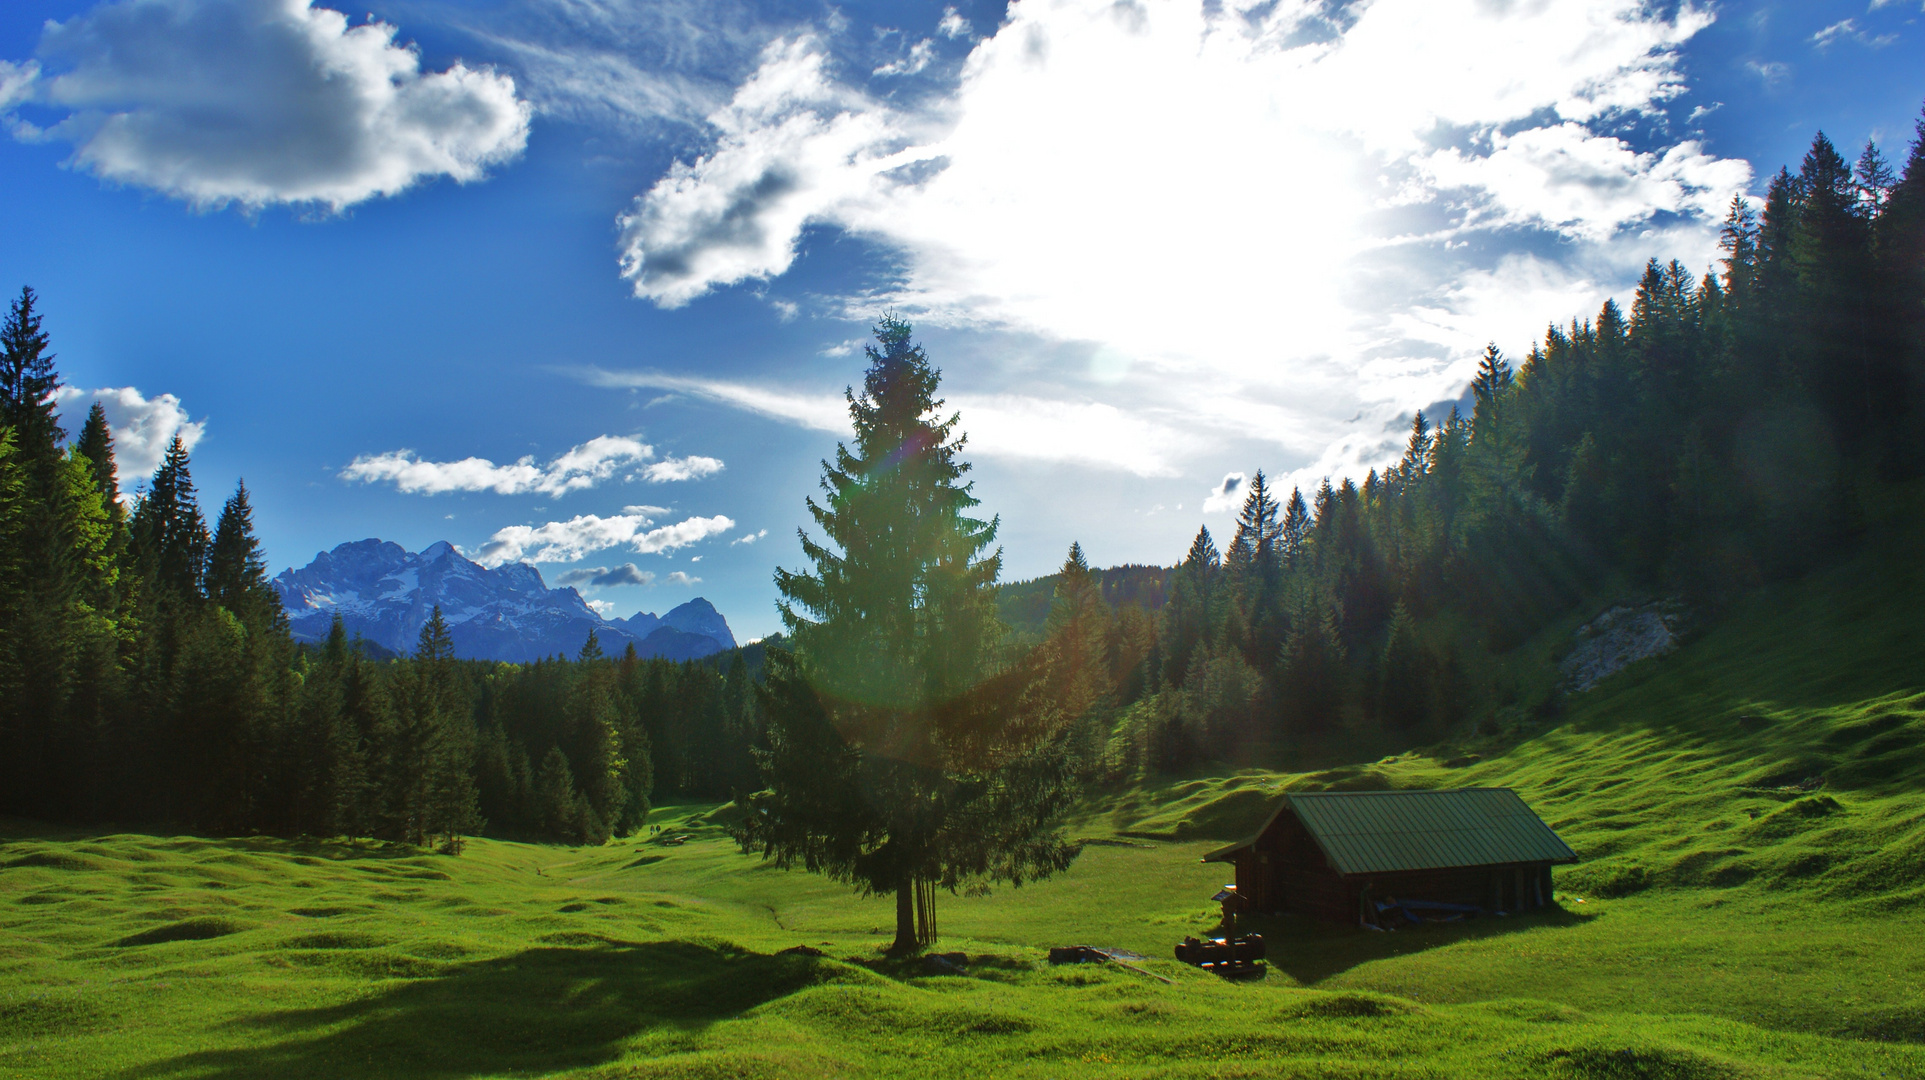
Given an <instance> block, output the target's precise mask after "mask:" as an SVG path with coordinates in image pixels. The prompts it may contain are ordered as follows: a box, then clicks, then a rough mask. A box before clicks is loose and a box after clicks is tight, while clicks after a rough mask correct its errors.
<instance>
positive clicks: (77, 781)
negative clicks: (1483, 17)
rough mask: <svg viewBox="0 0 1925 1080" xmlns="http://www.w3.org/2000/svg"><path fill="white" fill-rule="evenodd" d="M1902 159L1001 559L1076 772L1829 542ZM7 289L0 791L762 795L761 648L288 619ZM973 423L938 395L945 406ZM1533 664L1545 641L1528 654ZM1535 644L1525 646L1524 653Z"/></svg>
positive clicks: (179, 473) (1326, 730)
mask: <svg viewBox="0 0 1925 1080" xmlns="http://www.w3.org/2000/svg"><path fill="white" fill-rule="evenodd" d="M1920 137H1921V141H1917V142H1914V143H1913V145H1912V147H1911V150H1910V153H1909V156H1908V157H1907V159H1906V161H1905V162H1904V166H1903V169H1902V175H1894V173H1893V170H1892V169H1891V168H1890V167H1889V166H1888V165H1887V164H1886V163H1885V162H1884V160H1883V159H1882V158H1881V156H1880V154H1879V152H1878V151H1877V149H1876V148H1875V147H1872V146H1867V147H1866V148H1865V150H1864V152H1863V154H1861V155H1860V157H1859V158H1858V161H1857V163H1856V165H1855V166H1854V165H1851V164H1848V163H1847V161H1846V160H1845V159H1844V158H1843V157H1842V156H1841V155H1840V154H1839V153H1838V152H1837V151H1836V149H1835V148H1834V147H1833V146H1832V145H1831V144H1830V143H1829V142H1828V141H1827V140H1826V139H1825V138H1824V137H1823V136H1822V135H1820V136H1818V137H1817V138H1816V139H1814V141H1813V143H1812V146H1811V149H1810V152H1809V153H1808V154H1807V155H1806V157H1805V159H1804V161H1803V162H1802V163H1801V165H1800V167H1799V169H1798V171H1797V172H1796V173H1795V174H1794V173H1792V172H1790V171H1788V170H1781V171H1780V172H1779V174H1778V175H1777V176H1776V177H1774V178H1773V179H1772V181H1771V183H1770V186H1769V190H1768V192H1767V194H1766V197H1765V199H1764V200H1763V203H1762V209H1761V211H1757V212H1754V210H1753V208H1752V206H1751V205H1750V204H1748V203H1746V202H1744V201H1743V200H1736V201H1734V202H1733V204H1732V208H1731V212H1730V216H1729V218H1728V219H1727V221H1726V223H1725V228H1724V244H1723V247H1724V258H1723V260H1722V261H1721V263H1720V264H1719V265H1718V266H1716V267H1714V268H1710V269H1709V270H1706V271H1703V272H1700V271H1698V270H1696V269H1691V268H1686V267H1684V266H1682V265H1680V264H1678V263H1676V262H1672V263H1669V264H1665V265H1660V264H1659V263H1657V262H1656V261H1653V262H1652V263H1651V264H1650V266H1649V267H1648V268H1647V270H1646V272H1645V275H1644V278H1643V280H1642V281H1641V282H1640V284H1639V286H1638V288H1637V291H1636V295H1635V297H1634V298H1633V299H1632V301H1631V303H1630V305H1629V308H1628V310H1627V309H1624V308H1621V307H1620V306H1619V305H1617V304H1616V303H1607V304H1605V305H1604V307H1603V309H1602V310H1601V311H1599V312H1598V313H1597V314H1596V315H1595V316H1593V317H1591V318H1586V319H1577V320H1573V321H1570V322H1567V323H1558V324H1555V325H1552V326H1551V327H1550V328H1549V329H1548V330H1547V331H1546V333H1545V336H1544V338H1543V340H1542V341H1541V342H1540V343H1538V344H1537V345H1535V346H1533V347H1532V348H1531V349H1530V350H1529V351H1528V352H1527V353H1525V354H1524V355H1523V356H1522V357H1521V358H1519V359H1518V360H1516V361H1515V362H1514V361H1513V360H1512V359H1511V358H1509V357H1507V356H1505V355H1504V354H1503V353H1502V352H1501V351H1500V350H1498V349H1497V348H1496V347H1494V346H1493V347H1492V348H1490V349H1489V350H1488V351H1487V353H1486V355H1485V356H1484V358H1483V362H1482V364H1481V365H1480V368H1479V371H1478V375H1477V378H1476V380H1475V382H1474V384H1473V385H1472V387H1471V390H1472V396H1473V400H1474V403H1475V404H1474V407H1473V408H1472V411H1471V413H1470V415H1468V416H1465V415H1461V414H1459V413H1457V412H1453V413H1452V414H1451V415H1449V416H1443V417H1428V416H1424V415H1422V414H1419V415H1418V416H1416V417H1415V419H1414V422H1413V424H1412V427H1411V431H1410V436H1409V442H1408V447H1407V449H1406V451H1405V453H1404V455H1403V457H1402V460H1401V461H1399V462H1398V463H1396V464H1395V465H1393V466H1390V467H1388V468H1386V469H1383V470H1380V471H1375V472H1372V473H1371V474H1370V475H1369V476H1367V477H1366V478H1365V479H1364V480H1363V482H1362V483H1361V484H1358V483H1353V482H1352V481H1350V480H1347V479H1346V480H1342V481H1340V482H1337V483H1334V484H1333V483H1331V482H1328V481H1327V482H1325V483H1324V484H1323V485H1322V486H1321V487H1320V488H1319V489H1318V490H1316V491H1314V492H1311V493H1308V494H1306V493H1304V492H1300V491H1292V492H1288V493H1286V492H1282V491H1278V490H1275V489H1273V488H1272V487H1271V486H1270V484H1269V483H1268V481H1267V480H1266V479H1265V477H1264V476H1263V475H1262V474H1261V473H1259V474H1257V476H1256V478H1255V480H1254V482H1253V483H1252V484H1251V486H1250V490H1249V493H1248V498H1247V501H1246V502H1245V504H1244V506H1243V509H1242V512H1241V514H1240V515H1239V517H1238V520H1237V524H1236V528H1235V531H1234V533H1232V534H1231V535H1229V536H1227V537H1224V538H1221V542H1220V543H1219V538H1215V537H1212V536H1211V535H1210V534H1209V532H1208V531H1207V530H1204V531H1200V532H1199V533H1198V534H1197V537H1196V539H1195V542H1194V543H1193V544H1192V545H1191V547H1190V549H1189V551H1188V553H1187V554H1186V555H1185V556H1184V557H1183V559H1182V560H1181V562H1180V565H1178V566H1176V567H1175V568H1174V569H1170V570H1164V569H1160V568H1145V567H1130V568H1118V569H1117V570H1114V571H1092V570H1090V569H1089V568H1088V567H1087V566H1086V565H1085V564H1084V563H1083V560H1082V555H1081V552H1080V550H1079V549H1072V551H1071V554H1070V557H1069V559H1068V560H1067V561H1066V563H1065V566H1064V569H1063V572H1062V573H1061V574H1059V575H1056V576H1054V577H1053V578H1051V579H1045V582H1044V583H1024V584H1019V585H1015V586H1010V587H1008V588H1006V589H1005V591H1004V593H1003V594H1002V598H1001V609H1002V614H1003V619H1004V620H1005V621H1006V622H1008V623H1010V624H1012V625H1013V626H1014V627H1015V629H1016V631H1017V632H1016V633H1015V634H1013V635H1012V636H1011V638H1010V640H1009V644H1008V645H1007V647H1006V648H1005V650H1004V651H1005V655H1007V656H1008V657H1010V658H1012V659H1013V658H1014V657H1015V656H1017V655H1019V654H1020V653H1021V652H1022V650H1023V649H1024V648H1027V647H1029V645H1030V644H1032V643H1033V642H1034V641H1035V640H1037V639H1039V638H1044V637H1047V638H1048V639H1050V640H1051V642H1052V643H1053V644H1052V647H1053V648H1059V649H1061V650H1066V652H1065V653H1064V655H1071V656H1075V657H1080V660H1079V661H1078V662H1077V663H1075V664H1074V665H1072V667H1073V670H1074V671H1075V673H1076V679H1077V680H1078V682H1077V685H1076V686H1075V687H1074V688H1073V689H1074V695H1075V699H1076V700H1077V701H1093V702H1095V704H1094V705H1093V706H1091V707H1089V708H1088V709H1086V710H1084V711H1083V712H1082V714H1081V716H1080V717H1079V719H1077V720H1076V721H1075V722H1074V723H1073V724H1071V725H1070V726H1069V728H1068V732H1069V733H1068V735H1067V736H1066V737H1067V738H1068V739H1069V741H1070V743H1071V747H1070V749H1071V750H1072V752H1073V756H1074V761H1075V763H1076V769H1077V772H1078V774H1079V776H1080V777H1081V779H1082V780H1083V781H1085V782H1086V783H1091V784H1098V785H1106V784H1107V785H1117V784H1127V783H1134V782H1137V781H1141V780H1143V779H1145V778H1149V777H1154V776H1156V775H1158V774H1169V773H1182V772H1186V771H1190V770H1195V769H1197V768H1199V767H1201V766H1203V765H1205V764H1206V763H1210V762H1218V763H1226V762H1227V763H1232V764H1265V765H1273V766H1288V765H1294V764H1301V763H1315V762H1318V761H1323V760H1329V759H1335V758H1342V757H1346V756H1348V757H1352V758H1355V757H1356V756H1358V755H1363V756H1366V757H1367V756H1375V755H1376V754H1378V753H1382V752H1388V751H1393V750H1397V749H1401V748H1404V747H1408V746H1412V745H1417V744H1420V743H1424V742H1428V741H1432V740H1435V739H1437V738H1438V737H1440V736H1442V735H1444V734H1445V733H1448V732H1451V731H1453V730H1461V729H1462V728H1464V727H1469V728H1471V729H1473V730H1482V731H1486V732H1488V733H1493V734H1495V733H1501V732H1504V731H1507V730H1513V729H1516V728H1518V727H1520V726H1522V725H1528V724H1530V723H1532V722H1534V721H1536V720H1538V719H1541V718H1543V717H1546V716H1549V715H1552V714H1554V713H1555V711H1556V710H1557V709H1558V708H1559V707H1560V706H1559V704H1558V698H1557V695H1556V693H1555V690H1554V687H1553V686H1552V685H1551V683H1550V682H1549V681H1548V680H1547V679H1546V678H1544V677H1543V665H1542V663H1541V662H1539V661H1540V660H1541V657H1540V658H1538V659H1537V660H1530V661H1529V663H1526V662H1525V661H1526V660H1529V658H1525V660H1520V658H1519V654H1516V652H1515V650H1516V649H1517V647H1518V646H1519V645H1520V644H1521V643H1525V642H1527V641H1533V640H1537V641H1541V640H1544V638H1543V635H1544V633H1545V632H1546V631H1547V629H1553V628H1557V627H1564V626H1569V625H1575V622H1576V621H1579V620H1581V618H1582V617H1583V616H1584V615H1585V614H1586V613H1587V612H1588V611H1590V610H1593V609H1595V608H1596V607H1597V606H1598V605H1600V604H1602V603H1604V602H1607V601H1612V600H1616V599H1620V598H1624V597H1629V596H1640V595H1645V596H1666V597H1678V598H1680V599H1681V600H1682V601H1683V602H1684V603H1686V604H1687V605H1689V606H1691V607H1692V608H1693V609H1694V610H1697V611H1700V612H1706V613H1715V612H1716V611H1718V610H1720V609H1722V608H1723V606H1724V605H1726V604H1728V603H1730V602H1731V601H1732V600H1733V599H1734V598H1737V597H1739V596H1741V595H1743V594H1745V593H1746V592H1747V591H1748V590H1751V589H1753V588H1755V587H1757V586H1759V585H1760V584H1762V583H1766V582H1770V581H1773V580H1776V579H1782V578H1786V577H1789V576H1794V575H1798V574H1801V573H1804V572H1806V571H1808V570H1810V569H1812V568H1814V567H1815V566H1818V565H1820V564H1823V563H1827V562H1833V561H1837V560H1838V559H1839V558H1841V557H1842V556H1843V555H1844V554H1846V553H1848V552H1849V551H1850V550H1851V548H1852V546H1853V545H1854V543H1855V542H1856V538H1857V537H1858V536H1859V535H1860V534H1861V532H1862V530H1863V528H1864V525H1865V522H1866V521H1867V520H1868V519H1869V518H1870V517H1872V516H1874V515H1875V514H1876V513H1877V512H1878V511H1879V508H1880V507H1881V506H1882V505H1883V504H1884V503H1885V502H1886V501H1887V500H1889V499H1890V498H1891V497H1892V492H1894V491H1897V490H1900V489H1901V486H1902V485H1903V484H1904V483H1905V482H1906V481H1907V480H1909V479H1910V478H1913V477H1916V476H1918V475H1919V474H1920V473H1921V471H1925V424H1922V423H1921V420H1922V418H1925V403H1922V402H1921V388H1922V387H1925V123H1922V124H1921V127H1920ZM34 301H35V298H34V295H33V293H32V292H31V290H23V292H22V293H21V295H20V297H19V298H18V300H16V301H15V302H14V304H13V306H12V309H11V313H10V315H9V317H8V319H7V322H6V328H5V334H4V339H0V348H3V350H4V357H3V360H0V424H4V432H0V627H4V630H5V636H4V647H0V771H3V772H4V775H0V812H5V813H10V814H17V815H22V816H27V817H34V818H41V819H56V820H67V821H89V822H92V821H107V820H113V821H119V822H129V823H131V822H166V823H173V824H178V825H181V826H185V827H189V828H193V829H197V830H202V831H207V832H247V831H264V832H275V833H287V834H302V833H305V834H346V835H367V836H377V837H390V838H394V839H402V840H409V841H413V842H417V843H427V842H446V841H450V840H452V839H453V838H456V837H459V836H460V835H462V834H465V833H473V832H477V831H481V830H488V831H493V832H498V833H508V834H513V835H523V836H529V837H548V838H555V839H567V840H571V841H578V840H589V841H596V840H601V839H605V838H607V837H608V836H609V835H611V834H615V833H621V832H625V831H627V830H630V829H633V828H635V827H636V826H637V825H638V824H639V823H640V822H641V821H642V820H643V817H644V815H645V813H646V810H647V807H648V805H649V803H650V800H651V798H660V797H662V796H666V795H674V796H701V797H708V798H715V799H725V798H728V797H731V796H733V795H736V794H741V793H745V792H747V791H749V790H752V789H754V788H755V787H756V786H757V785H758V784H759V783H760V778H759V777H758V775H757V772H756V764H755V758H754V751H755V750H756V749H757V748H758V747H759V746H760V745H761V744H762V740H763V738H764V736H763V730H764V725H763V720H762V718H761V715H760V711H759V708H758V706H757V703H756V700H755V693H754V688H753V684H754V680H755V679H756V678H758V677H759V674H760V667H761V663H760V660H761V656H760V651H759V650H758V651H757V652H756V654H755V655H754V656H752V657H751V658H749V659H750V660H752V661H753V663H754V666H753V667H751V666H750V664H749V663H748V662H745V660H744V657H743V654H742V653H741V652H740V651H737V652H735V653H731V654H726V656H725V657H721V658H716V659H715V660H713V661H710V662H700V663H691V664H673V663H668V662H664V661H648V660H638V659H636V658H634V657H633V656H627V657H610V656H605V655H602V654H601V651H600V648H599V646H598V645H596V644H595V643H594V642H593V641H592V640H591V641H590V642H588V643H586V644H585V645H584V647H583V649H582V651H581V653H580V655H579V656H577V657H576V658H574V659H560V658H557V659H553V660H544V661H541V662H538V663H533V664H527V665H509V664H482V663H469V662H462V661H458V660H455V659H454V658H453V657H452V655H451V653H450V647H449V643H448V639H447V633H446V628H445V626H443V625H442V624H441V622H440V620H438V619H437V620H434V621H432V622H431V623H430V624H429V626H428V627H426V628H424V629H423V631H422V633H421V636H420V641H419V642H418V644H417V647H416V649H415V652H414V654H413V655H412V656H410V657H403V658H398V659H377V658H375V657H373V656H370V655H368V654H367V653H366V652H365V651H364V650H362V649H359V648H357V647H356V644H355V643H354V642H353V641H351V640H349V639H347V637H346V635H345V634H340V633H337V634H335V635H333V636H332V637H331V638H330V639H329V640H328V641H327V642H325V643H324V644H322V645H320V646H318V647H297V646H296V645H295V644H294V643H293V642H292V641H291V640H290V638H289V636H288V633H287V628H286V625H285V621H284V617H283V615H282V613H281V608H280V605H279V604H278V603H277V602H276V601H275V598H274V596H273V594H272V592H271V591H270V589H269V588H268V584H267V580H266V577H265V566H264V563H263V560H262V556H261V554H260V551H259V546H258V544H257V542H256V540H255V537H254V534H253V528H252V522H251V516H250V515H251V508H250V503H249V492H248V491H247V489H246V488H245V487H244V486H242V487H239V488H237V489H236V490H235V492H234V493H233V495H232V497H230V498H229V499H228V500H227V501H226V502H225V503H224V505H223V507H222V510H221V512H220V514H219V515H218V518H217V520H216V523H215V525H214V528H213V529H212V530H211V532H210V530H209V529H208V527H207V524H206V521H205V518H204V517H203V515H202V512H201V510H200V508H199V504H198V501H197V494H196V491H195V488H194V485H193V482H192V478H191V475H190V469H189V465H190V463H189V460H188V455H187V452H186V450H185V449H184V447H182V446H181V444H180V443H179V442H178V440H177V441H176V443H175V445H174V447H173V448H172V450H171V451H170V452H169V453H168V455H167V457H166V460H165V461H164V463H163V464H162V466H161V467H160V470H159V471H158V472H157V473H156V474H155V476H154V477H152V478H151V479H150V480H149V481H148V482H147V483H146V484H145V490H144V494H142V495H140V496H139V497H137V498H134V499H131V500H127V501H123V500H122V498H121V497H120V487H119V484H118V477H117V476H116V467H115V463H114V456H113V442H112V438H111V433H110V432H109V430H108V427H107V424H106V421H105V417H104V415H103V414H102V413H101V412H100V410H99V409H98V407H96V409H95V411H94V412H93V413H92V414H91V415H90V416H89V417H88V418H87V419H86V422H85V424H84V426H83V427H82V428H81V430H80V431H79V433H78V435H77V436H73V437H71V438H70V437H69V433H67V432H65V431H63V430H62V429H61V427H60V425H59V422H58V418H57V417H56V415H55V413H54V409H53V401H54V391H55V390H56V389H57V388H58V386H59V377H58V373H57V371H56V369H55V367H54V364H53V354H52V352H51V342H50V339H49V336H48V334H47V333H46V332H44V331H43V329H42V327H41V323H40V317H39V314H38V313H37V311H36V309H35V303H34ZM962 423H963V425H964V428H965V429H966V427H967V423H968V417H967V416H964V417H963V418H962ZM1532 664H1535V665H1536V666H1535V667H1532V666H1531V665H1532ZM1526 669H1528V670H1526Z"/></svg>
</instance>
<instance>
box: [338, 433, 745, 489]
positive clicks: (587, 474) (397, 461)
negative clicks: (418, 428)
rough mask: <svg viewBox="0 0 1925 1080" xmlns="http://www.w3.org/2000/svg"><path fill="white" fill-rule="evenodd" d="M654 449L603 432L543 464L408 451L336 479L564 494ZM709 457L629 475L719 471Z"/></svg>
mask: <svg viewBox="0 0 1925 1080" xmlns="http://www.w3.org/2000/svg"><path fill="white" fill-rule="evenodd" d="M654 456H655V448H654V447H652V446H650V445H648V444H647V443H645V442H642V441H641V440H640V439H637V438H634V437H631V436H620V435H603V436H600V437H598V438H594V439H590V440H588V441H587V442H585V443H582V444H581V445H580V446H576V447H573V448H571V449H570V450H568V451H567V452H566V453H563V454H561V455H559V456H557V457H556V458H555V459H554V460H552V461H550V462H548V463H547V464H545V465H542V464H537V463H536V461H535V458H534V457H533V456H532V455H529V456H526V457H523V458H521V459H519V460H517V461H513V462H510V463H509V464H506V465H497V464H495V463H494V462H493V461H490V460H489V459H487V458H483V457H468V458H462V459H461V460H459V461H423V460H422V459H421V458H420V457H419V455H417V454H416V453H415V452H414V451H413V450H390V451H387V452H386V453H381V454H363V455H362V456H360V457H357V458H355V459H354V461H352V462H351V463H349V465H348V467H347V468H345V469H343V470H341V479H343V480H351V481H359V482H361V483H364V484H375V483H391V484H393V485H394V487H395V490H397V491H400V492H404V493H407V494H419V495H440V494H444V493H447V492H456V491H492V492H494V493H495V494H497V495H521V494H527V493H531V492H532V493H539V494H542V495H549V496H560V495H566V494H568V493H569V492H571V491H581V490H584V489H587V488H592V487H595V486H597V485H599V484H601V483H602V482H604V481H606V480H608V479H610V478H612V477H614V476H616V475H617V474H619V473H622V472H624V470H626V469H627V468H628V467H629V466H632V465H637V464H640V463H641V462H645V461H649V460H650V459H652V458H653V457H654ZM722 468H723V466H722V462H721V460H720V459H718V458H712V457H700V456H694V457H682V458H676V457H671V458H664V459H663V460H661V461H656V462H653V463H651V464H649V465H647V466H644V467H642V468H641V469H639V470H638V471H636V472H634V473H632V474H630V475H631V478H638V479H644V480H648V481H649V482H651V483H666V482H670V481H676V480H694V479H699V478H701V477H704V476H712V475H714V474H715V473H718V472H720V471H722Z"/></svg>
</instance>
